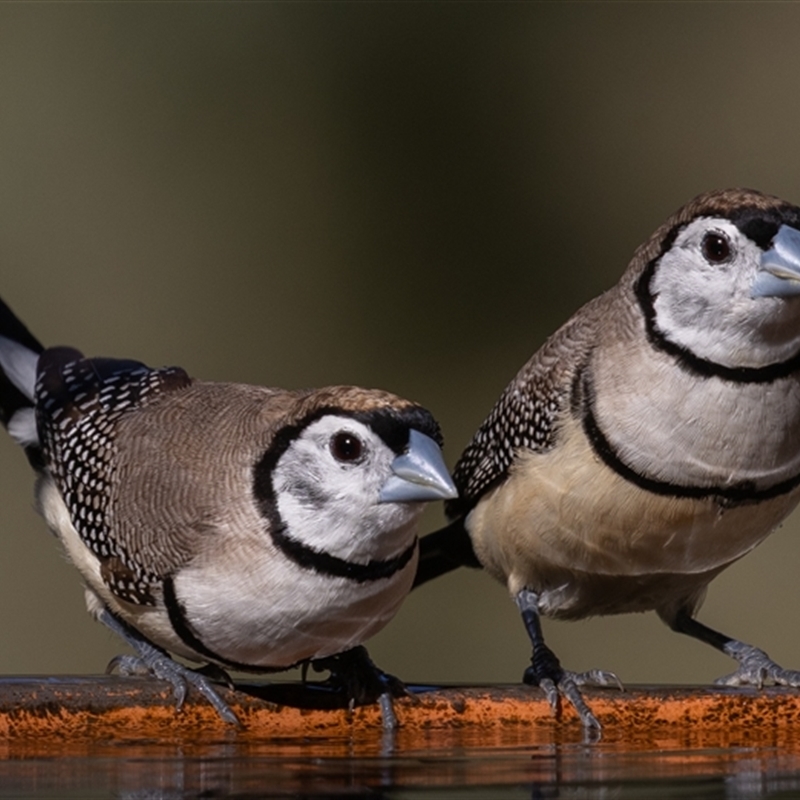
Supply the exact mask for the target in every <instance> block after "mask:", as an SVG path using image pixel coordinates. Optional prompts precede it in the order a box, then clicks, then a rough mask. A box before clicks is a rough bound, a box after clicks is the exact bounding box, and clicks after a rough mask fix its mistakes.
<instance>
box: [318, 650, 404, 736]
mask: <svg viewBox="0 0 800 800" xmlns="http://www.w3.org/2000/svg"><path fill="white" fill-rule="evenodd" d="M311 666H312V667H313V669H314V670H315V671H316V672H322V671H324V670H327V671H329V672H330V677H329V678H328V681H327V682H328V684H329V685H331V686H332V687H334V688H336V689H337V690H338V691H340V692H342V694H344V696H345V697H346V698H347V700H348V702H349V703H350V704H351V705H353V706H355V705H368V704H370V703H376V702H377V703H378V704H379V705H380V709H381V718H382V720H383V728H384V729H385V730H394V729H395V728H397V725H398V723H397V717H396V716H395V713H394V707H393V704H392V700H393V698H396V697H405V696H407V695H408V691H407V690H406V687H405V685H404V684H403V682H402V681H401V680H400V679H399V678H395V677H394V675H389V674H387V673H386V672H383V671H381V670H380V669H378V667H376V666H375V664H374V663H373V661H372V659H371V658H370V657H369V654H368V653H367V650H366V648H364V647H361V646H359V647H354V648H353V649H352V650H347V651H345V652H344V653H339V654H338V655H335V656H329V657H328V658H320V659H315V660H314V661H312V662H311Z"/></svg>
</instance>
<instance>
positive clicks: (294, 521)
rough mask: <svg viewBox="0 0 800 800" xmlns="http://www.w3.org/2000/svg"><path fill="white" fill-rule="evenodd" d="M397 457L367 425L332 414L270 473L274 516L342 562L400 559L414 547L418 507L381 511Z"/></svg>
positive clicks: (297, 442) (296, 536)
mask: <svg viewBox="0 0 800 800" xmlns="http://www.w3.org/2000/svg"><path fill="white" fill-rule="evenodd" d="M394 458H395V453H394V452H393V451H392V450H391V448H389V447H388V445H387V444H386V443H385V442H384V441H383V440H382V439H381V438H380V436H378V435H377V434H376V433H375V432H374V431H373V430H372V429H371V428H370V427H369V426H368V425H365V424H364V423H361V422H359V421H358V420H355V419H352V418H350V417H345V416H337V415H334V414H329V415H326V416H324V417H322V418H321V419H319V420H317V421H315V422H313V423H311V424H310V425H309V426H308V427H307V428H305V429H304V430H303V431H302V432H301V433H300V435H299V436H298V437H297V438H296V439H295V440H294V441H293V442H292V443H291V445H290V446H289V447H288V448H287V450H286V452H285V453H284V454H283V455H282V456H281V457H280V459H279V460H278V463H277V464H276V466H275V469H274V471H273V476H272V483H273V488H274V492H275V500H276V503H277V505H278V512H279V514H280V516H281V519H282V520H283V522H284V523H285V525H286V527H287V533H288V534H289V536H291V537H292V538H293V539H295V540H297V541H299V542H301V543H302V544H304V545H306V546H308V547H311V548H313V549H315V550H318V551H323V552H325V553H328V554H330V555H334V556H336V557H338V558H342V559H345V560H353V561H357V562H360V563H366V562H368V561H370V560H372V559H376V558H387V557H390V556H394V555H397V553H398V552H399V551H400V550H402V549H403V548H404V547H406V546H407V545H408V544H409V543H410V541H411V540H412V539H413V530H412V528H413V523H414V522H415V521H416V519H417V517H418V516H419V514H420V513H421V510H422V505H421V504H420V503H381V502H379V500H380V497H379V496H380V490H381V487H382V486H383V484H384V483H385V482H386V480H387V479H388V478H389V476H390V475H391V474H392V470H391V465H392V461H393V460H394Z"/></svg>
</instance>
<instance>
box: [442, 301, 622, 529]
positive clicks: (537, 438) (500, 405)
mask: <svg viewBox="0 0 800 800" xmlns="http://www.w3.org/2000/svg"><path fill="white" fill-rule="evenodd" d="M610 301H611V296H610V294H609V293H606V294H604V295H601V296H600V297H598V298H595V299H594V300H592V301H591V302H589V303H587V304H586V305H585V306H584V307H583V308H581V309H580V310H579V311H578V312H577V313H576V314H575V315H574V316H573V317H572V318H571V319H570V320H569V321H568V322H567V323H566V324H565V325H563V326H562V327H561V328H559V330H557V331H556V332H555V333H554V334H553V335H552V336H551V337H550V338H549V339H548V340H547V341H546V342H545V343H544V345H542V347H541V348H540V349H539V350H538V351H537V352H536V353H535V354H534V355H533V357H532V358H531V359H530V360H529V361H528V362H527V363H526V364H525V365H524V366H523V367H522V369H521V370H520V371H519V372H518V373H517V375H516V377H515V378H514V379H513V380H512V381H511V383H510V384H509V385H508V386H507V387H506V389H505V391H504V392H503V393H502V395H501V396H500V399H499V400H498V401H497V403H496V404H495V406H494V408H492V410H491V412H490V413H489V415H488V417H487V418H486V420H485V421H484V422H483V424H482V425H481V426H480V427H479V428H478V430H477V432H476V433H475V435H474V436H473V438H472V441H471V442H470V443H469V444H468V445H467V447H466V448H465V450H464V452H463V453H462V454H461V457H460V458H459V460H458V463H457V464H456V466H455V470H454V471H453V480H454V482H455V484H456V487H457V488H458V491H459V497H458V498H457V499H456V500H452V501H450V502H449V503H448V504H447V506H446V511H447V515H448V517H449V518H450V519H456V518H458V517H462V516H464V515H466V514H467V513H469V511H470V510H471V509H472V508H473V507H474V506H475V505H476V503H477V502H478V501H479V500H480V498H481V497H482V496H483V495H484V494H485V493H486V492H488V491H489V490H491V489H492V488H493V487H495V486H497V485H498V484H499V483H501V482H502V481H503V480H504V479H505V478H506V476H507V475H508V473H509V470H510V469H511V468H512V465H513V463H514V459H515V458H516V456H517V454H518V453H519V452H520V451H523V450H529V451H533V452H539V453H542V452H546V451H548V450H550V449H551V448H552V447H553V446H554V445H555V444H556V442H557V440H558V430H559V421H560V420H561V419H562V418H563V416H564V415H565V414H569V413H570V412H571V406H572V396H573V384H574V378H575V375H576V374H577V373H578V371H579V369H580V367H581V366H582V365H583V364H585V363H586V362H587V360H588V358H589V355H590V353H591V350H592V348H593V347H594V345H595V344H596V338H597V337H596V333H597V330H598V326H599V323H600V322H601V320H602V319H603V316H604V315H606V314H607V313H608V308H609V304H610Z"/></svg>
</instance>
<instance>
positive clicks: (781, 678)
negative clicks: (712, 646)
mask: <svg viewBox="0 0 800 800" xmlns="http://www.w3.org/2000/svg"><path fill="white" fill-rule="evenodd" d="M725 652H726V653H727V654H728V655H729V656H731V657H732V658H735V659H736V660H737V661H738V662H739V668H738V669H737V670H736V671H735V672H732V673H731V674H730V675H724V676H723V677H721V678H717V680H715V681H714V684H715V685H716V686H756V687H757V688H759V689H761V688H762V687H763V686H764V684H765V683H773V684H775V685H776V686H792V687H795V688H798V687H800V671H797V670H793V669H784V668H783V667H781V666H780V665H779V664H776V663H775V662H774V661H773V660H772V659H771V658H770V657H769V656H768V655H767V654H766V653H765V652H764V651H763V650H760V649H759V648H758V647H753V645H750V644H745V643H744V642H737V641H733V642H730V643H728V644H727V645H725Z"/></svg>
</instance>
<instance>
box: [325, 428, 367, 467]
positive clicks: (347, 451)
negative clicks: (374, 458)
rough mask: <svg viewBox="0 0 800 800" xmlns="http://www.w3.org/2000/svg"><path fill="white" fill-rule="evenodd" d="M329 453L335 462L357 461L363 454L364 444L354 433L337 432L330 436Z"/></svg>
mask: <svg viewBox="0 0 800 800" xmlns="http://www.w3.org/2000/svg"><path fill="white" fill-rule="evenodd" d="M330 447H331V453H332V454H333V457H334V458H335V459H336V460H337V461H343V462H352V461H358V460H359V459H360V458H361V456H362V455H363V454H364V443H363V442H362V441H361V439H359V438H358V436H356V435H355V434H354V433H349V432H348V431H339V433H335V434H334V435H333V436H331V445H330Z"/></svg>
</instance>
